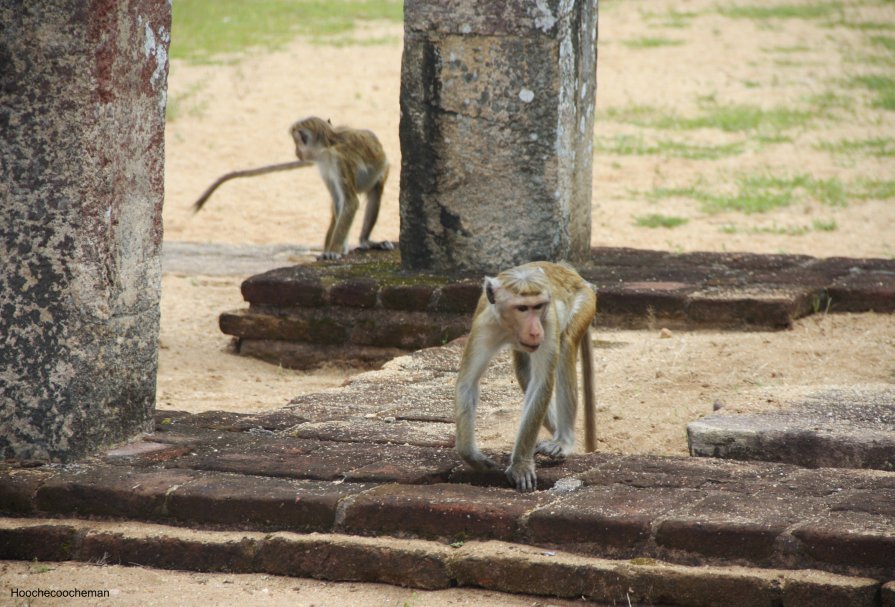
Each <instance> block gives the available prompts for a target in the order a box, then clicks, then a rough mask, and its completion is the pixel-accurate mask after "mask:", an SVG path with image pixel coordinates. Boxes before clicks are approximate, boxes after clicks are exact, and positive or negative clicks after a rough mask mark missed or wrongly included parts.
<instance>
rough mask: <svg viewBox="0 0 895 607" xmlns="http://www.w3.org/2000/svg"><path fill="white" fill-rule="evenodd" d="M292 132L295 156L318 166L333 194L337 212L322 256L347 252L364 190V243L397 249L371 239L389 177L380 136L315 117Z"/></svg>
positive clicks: (331, 219) (291, 130)
mask: <svg viewBox="0 0 895 607" xmlns="http://www.w3.org/2000/svg"><path fill="white" fill-rule="evenodd" d="M290 133H292V138H293V139H294V140H295V155H296V156H298V159H299V160H304V161H310V162H313V163H315V164H316V165H317V169H318V170H319V171H320V177H322V178H323V182H324V183H325V184H326V187H327V189H328V190H329V194H330V196H331V197H332V217H331V218H330V222H329V229H328V230H327V231H326V240H325V241H324V246H323V255H322V256H321V257H322V258H323V259H338V258H339V257H341V256H342V255H345V254H346V253H348V230H349V229H350V228H351V223H352V222H353V221H354V214H355V213H356V212H357V208H358V205H359V203H358V195H359V194H366V196H367V205H366V208H365V210H364V224H363V226H362V227H361V233H360V248H361V249H384V250H391V249H393V248H394V245H393V244H392V243H391V242H389V241H387V240H385V241H382V242H372V241H371V240H370V233H371V232H372V231H373V226H374V225H376V219H377V218H378V217H379V204H380V201H381V200H382V190H383V188H384V187H385V180H386V179H387V178H388V161H387V160H386V158H385V152H384V151H383V149H382V144H381V143H379V139H377V138H376V135H374V134H373V132H372V131H366V130H356V129H351V128H348V127H336V128H334V127H333V126H332V125H331V124H330V123H329V122H327V121H325V120H322V119H320V118H317V117H314V116H311V117H309V118H304V119H302V120H299V121H298V122H296V123H295V124H293V125H292V128H291V129H290Z"/></svg>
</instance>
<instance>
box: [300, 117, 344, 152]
mask: <svg viewBox="0 0 895 607" xmlns="http://www.w3.org/2000/svg"><path fill="white" fill-rule="evenodd" d="M289 134H290V135H292V139H293V141H295V155H296V156H298V159H299V160H311V161H313V160H317V157H318V154H319V152H320V151H321V150H322V149H323V148H326V147H329V146H331V145H332V144H333V136H334V135H335V130H334V129H333V127H332V124H331V123H330V122H329V121H326V120H323V119H322V118H317V117H316V116H309V117H307V118H302V119H301V120H299V121H298V122H296V123H295V124H293V125H292V127H291V128H290V129H289Z"/></svg>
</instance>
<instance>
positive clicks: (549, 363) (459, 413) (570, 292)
mask: <svg viewBox="0 0 895 607" xmlns="http://www.w3.org/2000/svg"><path fill="white" fill-rule="evenodd" d="M596 303H597V300H596V294H595V293H594V290H593V287H592V285H591V284H590V283H588V282H586V281H585V280H584V279H583V278H581V276H579V275H578V273H577V272H575V270H573V269H572V268H571V267H569V266H568V265H565V264H555V263H549V262H533V263H529V264H525V265H521V266H518V267H515V268H512V269H509V270H506V271H504V272H501V273H500V274H498V275H497V277H496V278H491V277H486V278H485V284H484V289H483V293H482V295H481V297H480V298H479V303H478V306H477V307H476V311H475V316H473V320H472V330H471V332H470V334H469V338H468V340H467V342H466V347H465V349H464V351H463V357H462V359H461V361H460V374H459V376H458V377H457V388H456V400H455V401H454V418H455V421H456V428H457V434H456V449H457V452H458V453H459V455H460V457H462V458H463V460H464V461H465V462H466V463H467V464H469V465H470V466H472V467H473V468H475V469H477V470H484V469H489V468H495V467H496V464H495V463H494V461H493V460H491V459H490V458H488V457H487V456H486V455H484V454H483V453H482V452H481V451H479V449H478V448H477V447H476V442H475V414H476V408H477V406H478V401H479V382H480V380H481V378H482V375H483V374H484V373H485V370H486V369H487V367H488V363H489V362H490V361H491V359H492V358H493V357H494V355H495V354H496V353H497V352H498V351H499V350H500V349H501V348H503V347H504V346H507V345H509V346H510V347H511V348H512V352H513V367H514V370H515V373H516V379H517V380H518V381H519V385H520V386H521V387H522V390H523V392H524V393H525V396H524V398H523V401H522V418H521V421H520V423H519V430H518V433H517V435H516V442H515V444H514V446H513V453H512V455H511V457H510V466H509V467H508V468H507V469H506V475H507V478H508V479H509V481H510V483H511V484H513V485H515V487H516V489H517V490H519V491H534V490H535V488H536V487H537V475H536V473H535V464H534V455H535V452H536V451H537V452H538V453H542V454H544V455H547V456H550V457H557V458H563V457H565V456H567V455H569V454H570V453H571V452H572V450H573V449H574V446H575V414H576V410H577V407H578V376H577V373H576V369H575V359H576V358H577V350H578V349H580V350H581V356H582V374H583V376H584V403H585V410H584V418H585V432H586V435H585V442H586V448H587V450H588V451H593V450H594V449H595V448H596V438H595V422H594V393H593V352H592V350H591V347H592V346H591V339H590V324H591V322H592V321H593V318H594V316H595V314H596ZM541 424H543V425H544V426H545V427H546V428H547V429H548V430H549V431H550V432H552V433H553V438H552V439H551V440H546V441H542V442H540V443H538V444H537V445H536V444H535V442H536V441H537V437H538V431H539V429H540V427H541Z"/></svg>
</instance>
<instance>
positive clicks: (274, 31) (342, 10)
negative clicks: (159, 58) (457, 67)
mask: <svg viewBox="0 0 895 607" xmlns="http://www.w3.org/2000/svg"><path fill="white" fill-rule="evenodd" d="M402 19H403V3H402V2H401V1H400V0H366V1H359V0H354V1H352V0H176V1H175V2H174V3H173V23H172V28H171V29H172V31H171V57H172V58H175V59H187V60H190V61H195V62H209V61H215V60H220V58H221V57H226V56H232V55H234V54H238V53H242V52H244V51H246V50H247V49H249V48H254V47H260V48H263V49H275V48H279V47H281V46H282V45H283V44H285V43H286V42H288V41H289V40H290V39H292V38H293V37H295V36H296V35H303V36H309V37H311V38H315V39H322V38H325V37H339V36H342V38H338V39H344V36H346V34H348V33H349V32H351V30H352V29H353V28H354V26H355V23H356V22H357V21H359V20H388V21H394V22H397V23H400V22H401V20H402Z"/></svg>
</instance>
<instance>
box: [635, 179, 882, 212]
mask: <svg viewBox="0 0 895 607" xmlns="http://www.w3.org/2000/svg"><path fill="white" fill-rule="evenodd" d="M736 185H737V190H736V192H735V193H732V194H728V193H720V194H719V193H716V192H711V191H708V190H706V189H704V188H702V187H700V186H699V185H692V186H687V187H678V188H656V189H654V190H652V191H651V192H648V193H647V197H648V198H649V199H650V200H654V201H657V200H661V199H665V198H690V199H692V200H696V201H697V202H699V203H700V206H701V209H702V211H703V212H706V213H720V212H724V211H735V212H740V213H746V214H753V213H767V212H769V211H773V210H774V209H778V208H782V207H788V206H790V205H792V204H793V203H795V202H801V201H807V200H813V201H815V202H818V203H821V204H824V205H827V206H834V207H843V206H847V205H848V203H849V202H851V201H857V200H871V199H872V200H889V199H892V198H895V180H877V179H859V180H856V181H854V182H852V183H843V182H842V181H841V180H839V179H838V178H835V177H833V178H829V179H816V178H815V177H812V176H811V175H807V174H804V173H802V174H798V175H793V176H784V177H781V176H778V175H772V174H767V173H758V174H750V175H740V176H738V177H737V178H736Z"/></svg>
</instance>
